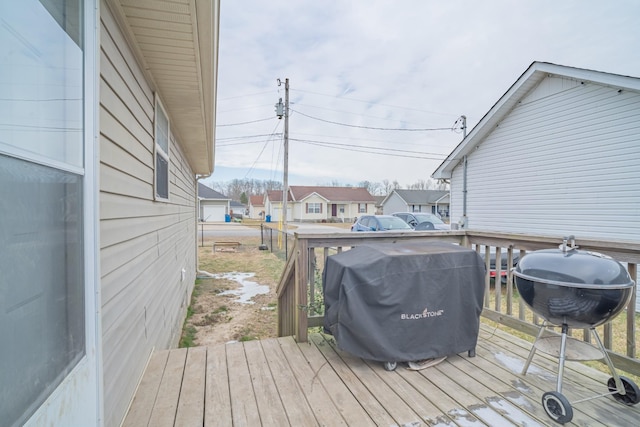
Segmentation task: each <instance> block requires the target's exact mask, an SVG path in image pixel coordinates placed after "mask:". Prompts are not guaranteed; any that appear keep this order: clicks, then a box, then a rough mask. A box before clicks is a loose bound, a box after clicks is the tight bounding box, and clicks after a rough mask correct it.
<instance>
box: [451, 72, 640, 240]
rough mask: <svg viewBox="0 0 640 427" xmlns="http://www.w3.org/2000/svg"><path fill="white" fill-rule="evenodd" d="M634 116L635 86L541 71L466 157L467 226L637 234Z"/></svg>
mask: <svg viewBox="0 0 640 427" xmlns="http://www.w3.org/2000/svg"><path fill="white" fill-rule="evenodd" d="M639 122H640V94H638V93H636V92H633V91H626V90H622V91H620V92H618V89H617V88H612V87H606V86H601V85H598V84H595V83H584V84H582V83H581V82H575V81H573V80H569V81H567V79H560V78H557V77H556V78H547V79H546V80H545V81H544V82H543V84H541V85H540V86H539V89H537V90H536V91H535V92H534V93H532V94H531V95H530V96H529V97H527V98H525V99H523V101H522V102H521V103H520V104H519V105H518V106H517V107H516V108H515V109H514V110H513V111H512V112H511V113H510V114H508V115H507V116H506V117H505V118H504V120H503V121H502V122H501V123H499V125H498V126H497V127H496V128H495V129H494V130H493V131H492V132H491V133H490V134H489V135H488V137H487V138H486V139H485V140H484V141H483V142H482V143H481V144H479V145H478V148H477V149H476V150H475V151H473V152H472V153H471V154H470V155H469V156H468V178H467V182H468V199H467V210H468V217H469V228H471V229H482V230H496V231H506V232H517V233H539V234H545V235H558V236H564V235H568V234H573V235H575V236H576V237H578V238H580V237H583V238H586V237H589V238H606V239H635V240H637V239H638V238H640V215H639V214H640V168H639V167H638V165H639V164H640V144H639V143H638V142H639V141H638V128H637V126H638V125H637V124H638V123H639ZM451 204H452V207H453V215H452V222H455V221H457V220H458V219H459V218H460V216H461V215H462V163H460V164H459V165H458V166H457V167H456V169H455V170H454V173H453V179H452V201H451Z"/></svg>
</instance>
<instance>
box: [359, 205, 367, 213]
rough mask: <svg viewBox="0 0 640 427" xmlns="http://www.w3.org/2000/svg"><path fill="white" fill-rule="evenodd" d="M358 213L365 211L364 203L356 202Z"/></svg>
mask: <svg viewBox="0 0 640 427" xmlns="http://www.w3.org/2000/svg"><path fill="white" fill-rule="evenodd" d="M358 213H367V204H366V203H358Z"/></svg>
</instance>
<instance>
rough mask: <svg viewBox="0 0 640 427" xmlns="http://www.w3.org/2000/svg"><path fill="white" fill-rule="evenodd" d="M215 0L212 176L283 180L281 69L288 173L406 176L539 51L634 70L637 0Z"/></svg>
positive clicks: (429, 162) (639, 38) (447, 146)
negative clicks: (215, 93)
mask: <svg viewBox="0 0 640 427" xmlns="http://www.w3.org/2000/svg"><path fill="white" fill-rule="evenodd" d="M221 3H222V6H221V18H220V54H219V67H218V100H217V117H216V121H217V127H216V154H215V171H214V174H213V175H212V177H211V178H210V179H209V181H216V182H220V181H229V180H231V179H234V178H238V179H244V178H247V179H273V180H277V181H281V180H282V175H283V157H284V156H283V133H284V119H283V120H278V119H277V118H276V114H275V112H274V104H276V103H277V102H278V99H279V98H282V99H283V102H284V99H285V87H284V86H285V84H284V82H285V79H286V78H288V79H289V82H290V91H289V94H290V118H289V184H290V185H323V184H331V183H333V182H339V183H342V184H352V185H355V184H357V183H358V182H361V181H364V180H368V181H373V182H382V181H383V180H385V179H386V180H389V181H394V180H397V181H398V182H399V183H400V185H402V186H403V187H405V186H406V185H408V184H412V183H414V182H417V181H419V180H427V179H428V178H429V177H430V175H431V174H432V173H433V171H434V170H435V169H436V168H437V167H438V166H439V165H440V163H441V162H442V160H443V159H444V158H445V157H446V156H447V155H448V154H449V153H450V152H451V150H452V149H453V148H454V147H455V146H456V145H457V144H458V143H459V142H460V141H461V139H462V130H461V127H460V125H459V121H458V119H459V118H460V116H462V115H465V116H466V117H467V126H468V131H470V130H471V129H472V128H473V126H475V125H476V124H477V123H478V121H479V120H480V119H481V118H482V116H483V115H484V114H485V113H487V111H488V110H489V109H490V108H491V107H492V106H493V104H494V103H495V102H496V101H498V99H499V98H500V97H501V96H502V95H503V94H504V93H505V92H506V91H507V90H508V89H509V87H510V86H511V85H512V84H513V83H514V82H515V81H516V80H517V79H518V78H519V77H520V75H521V74H522V73H523V72H524V71H525V70H526V69H527V68H528V67H529V65H530V64H531V63H532V62H534V61H544V62H551V63H555V64H559V65H567V66H572V67H579V68H587V69H592V70H598V71H605V72H610V73H615V74H623V75H627V76H634V77H640V24H639V22H640V1H636V0H628V1H621V0H607V1H602V0H580V1H578V0H574V1H561V0H536V1H524V0H520V1H515V0H510V1H508V0H501V1H492V0H486V1H463V0H447V1H428V0H350V1H345V0H342V1H337V0H323V1H317V0H315V1H312V0H296V1H292V0H270V1H264V0H221ZM277 79H280V80H281V82H282V84H281V85H280V86H278V82H277ZM456 123H457V124H456ZM372 128H377V129H372ZM432 129H435V130H432ZM376 153H377V154H376ZM381 153H382V154H381Z"/></svg>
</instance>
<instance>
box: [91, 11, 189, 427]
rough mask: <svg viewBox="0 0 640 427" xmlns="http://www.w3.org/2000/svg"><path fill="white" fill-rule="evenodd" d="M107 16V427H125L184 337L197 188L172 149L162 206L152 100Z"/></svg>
mask: <svg viewBox="0 0 640 427" xmlns="http://www.w3.org/2000/svg"><path fill="white" fill-rule="evenodd" d="M102 6H103V7H102V9H101V21H102V26H101V76H100V77H101V82H100V129H101V132H100V247H101V252H100V262H101V300H102V339H103V356H102V358H103V366H104V367H103V382H104V414H105V426H117V425H119V423H120V422H121V420H122V418H123V416H124V415H125V412H126V410H127V407H128V405H129V402H130V400H131V398H132V396H133V393H134V391H135V388H136V386H137V383H138V380H139V378H140V377H141V375H142V372H143V370H144V367H145V364H146V362H147V360H148V357H149V355H150V353H151V351H152V350H153V349H154V348H155V349H163V348H168V347H171V346H175V345H176V344H177V341H178V339H179V336H180V331H181V326H182V322H183V319H184V315H185V312H186V307H187V304H188V301H189V298H190V294H191V291H192V289H193V284H194V281H195V268H196V267H195V266H196V259H195V257H196V254H195V248H196V241H195V238H196V230H195V222H196V196H195V188H196V183H195V179H194V174H193V171H192V169H191V168H190V166H189V164H188V162H187V161H186V160H185V156H184V153H183V151H182V149H181V148H180V145H179V141H173V140H172V142H171V143H170V166H169V200H168V201H167V202H156V201H154V198H153V196H154V193H153V191H154V190H153V180H154V174H153V168H154V164H155V163H154V158H153V147H154V139H153V117H154V110H153V109H154V102H153V99H154V94H153V91H152V89H151V86H150V85H149V83H148V82H147V81H146V80H145V79H144V77H143V73H142V71H141V70H140V68H139V66H138V64H137V62H136V59H135V56H134V55H133V53H132V52H131V50H130V49H129V48H128V46H127V42H126V40H125V38H124V37H123V36H122V34H121V32H120V31H119V29H118V27H117V25H116V23H115V21H114V19H113V16H112V15H111V13H110V11H109V9H108V8H107V7H104V3H103V4H102ZM169 119H170V120H171V117H169ZM183 268H184V269H185V270H186V275H185V279H184V280H182V277H181V271H182V269H183Z"/></svg>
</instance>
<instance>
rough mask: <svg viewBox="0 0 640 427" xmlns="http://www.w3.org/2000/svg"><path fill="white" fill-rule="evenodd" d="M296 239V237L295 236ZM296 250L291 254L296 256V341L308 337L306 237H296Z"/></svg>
mask: <svg viewBox="0 0 640 427" xmlns="http://www.w3.org/2000/svg"><path fill="white" fill-rule="evenodd" d="M296 239H298V238H297V237H296ZM295 246H296V247H297V251H296V253H295V254H291V256H295V257H296V272H295V302H296V306H295V313H296V315H295V318H296V341H297V342H307V339H308V331H307V328H308V324H309V319H308V317H307V316H308V310H309V307H308V300H307V292H308V289H307V288H308V286H307V279H308V278H309V274H308V269H309V262H308V260H307V256H308V255H309V243H308V241H307V240H306V239H302V240H300V239H298V241H297V244H296V245H295Z"/></svg>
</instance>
